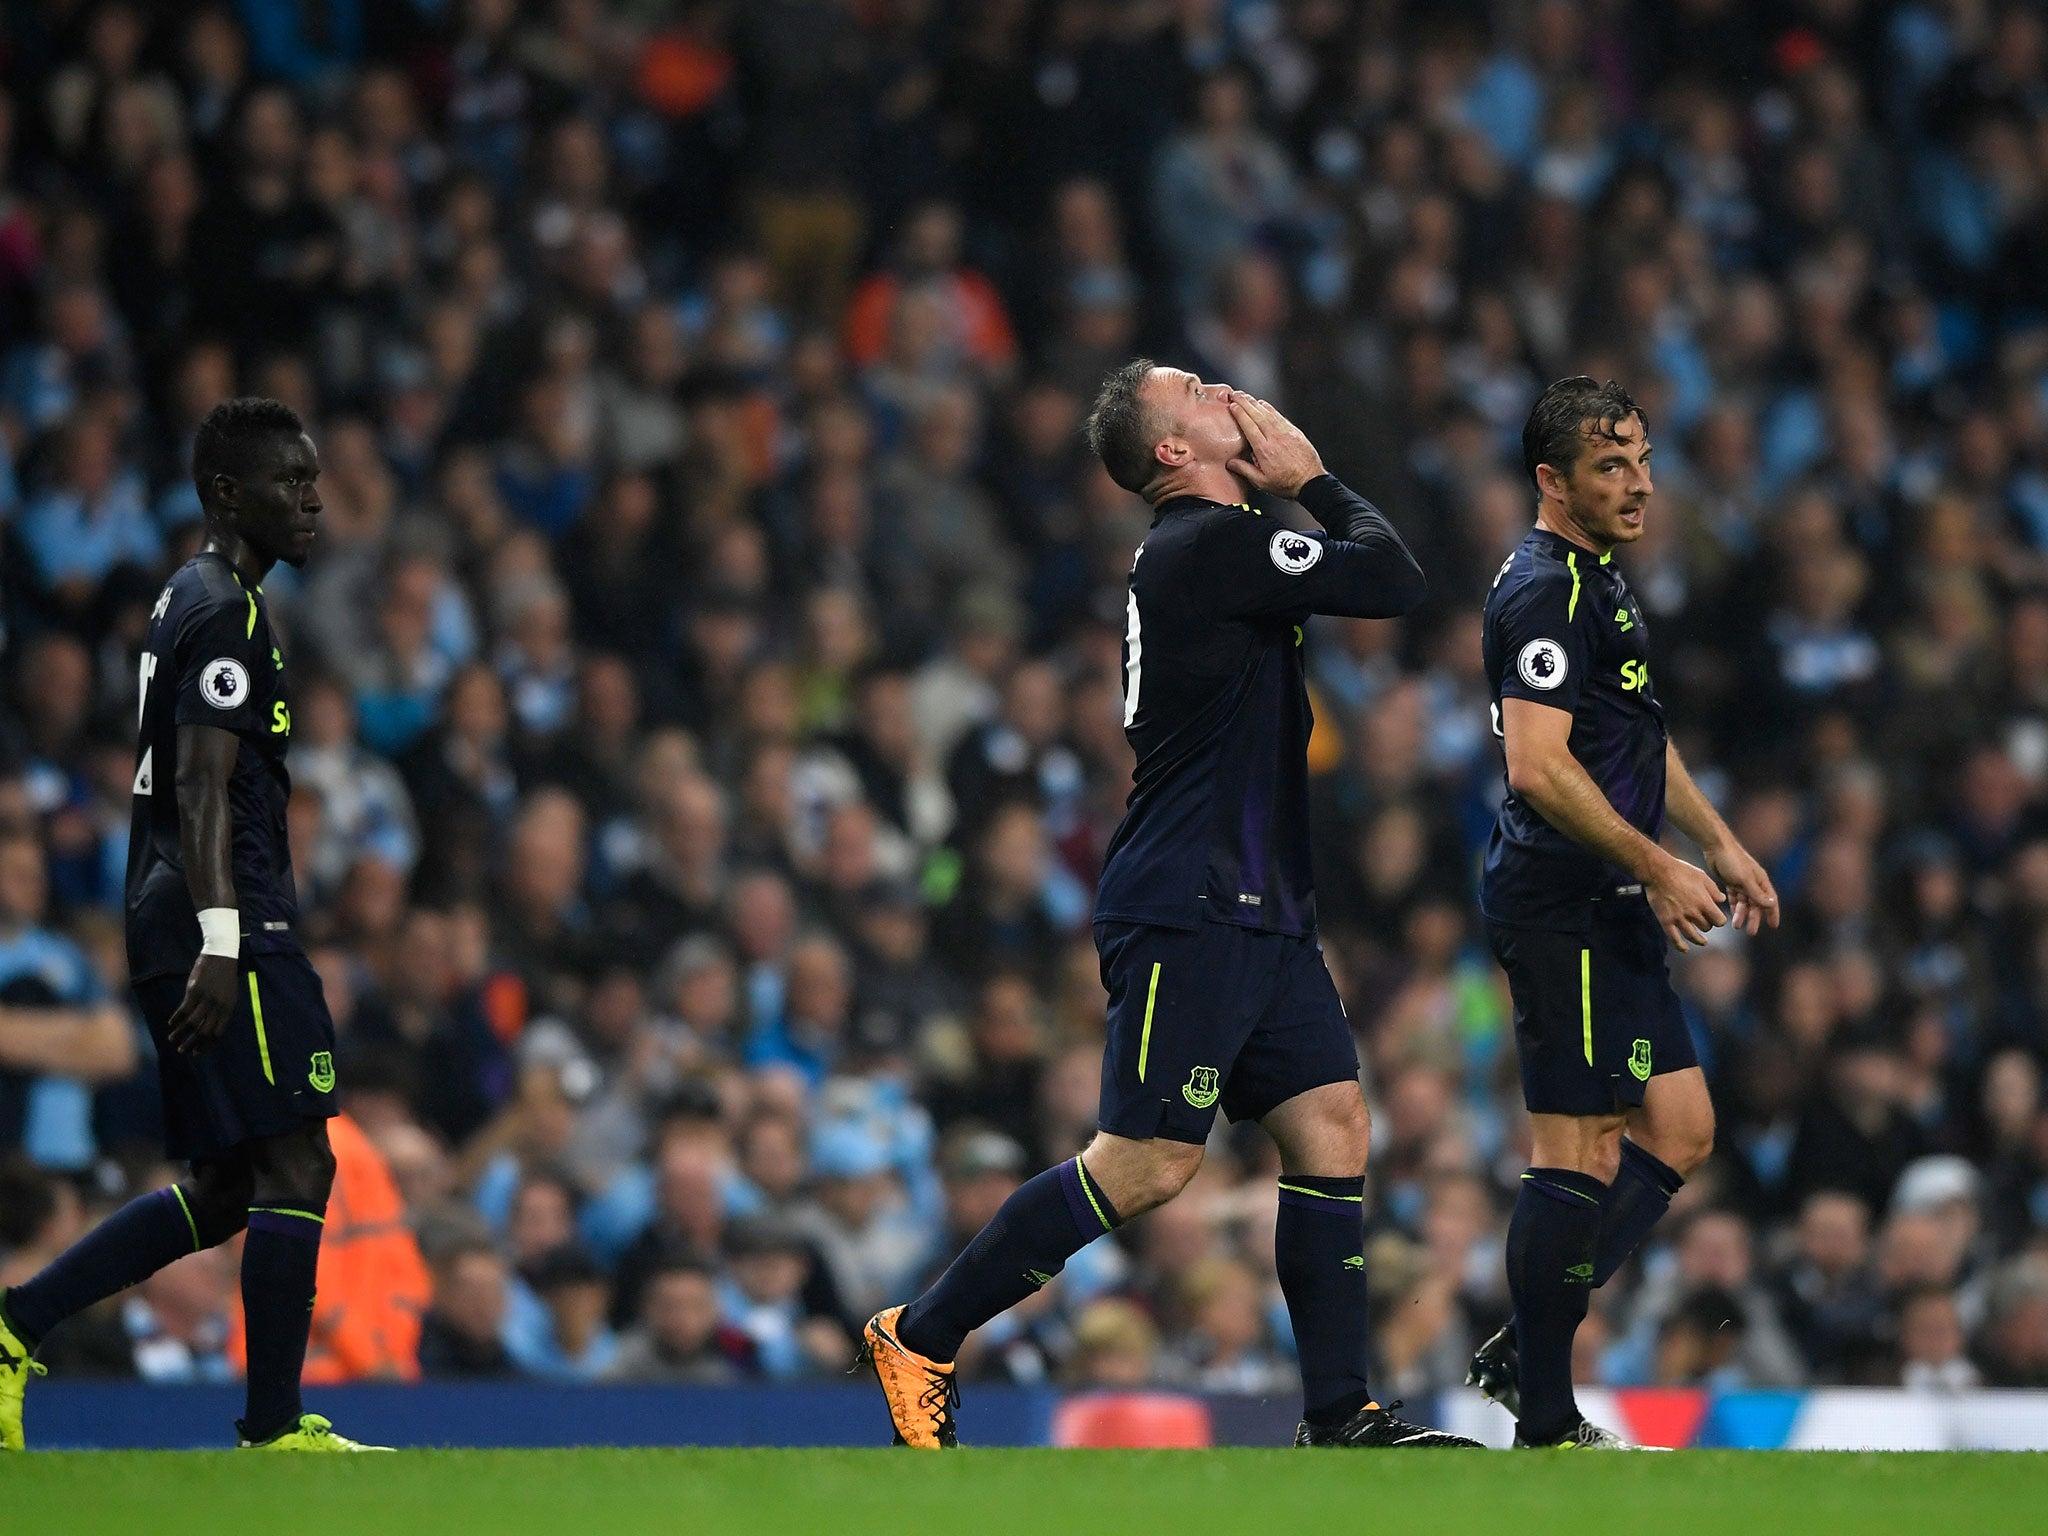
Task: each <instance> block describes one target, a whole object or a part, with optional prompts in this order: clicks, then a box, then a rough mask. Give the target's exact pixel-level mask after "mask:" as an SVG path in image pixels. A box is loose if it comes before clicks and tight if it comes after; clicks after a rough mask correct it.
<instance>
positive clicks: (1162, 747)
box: [1095, 475, 1424, 935]
mask: <svg viewBox="0 0 2048 1536" xmlns="http://www.w3.org/2000/svg"><path fill="white" fill-rule="evenodd" d="M1301 501H1302V504H1303V505H1304V506H1306V507H1308V508H1309V510H1310V511H1312V512H1314V513H1315V514H1316V515H1317V517H1318V519H1319V520H1321V521H1323V522H1325V523H1327V524H1330V525H1332V526H1335V527H1340V528H1346V529H1348V530H1351V531H1354V532H1356V533H1358V534H1359V535H1360V537H1358V538H1356V539H1351V538H1342V539H1340V538H1336V537H1334V536H1332V535H1328V534H1324V533H1320V532H1316V533H1297V532H1296V531H1294V530H1293V529H1291V528H1287V527H1285V526H1283V525H1281V524H1279V523H1276V522H1275V521H1274V520H1273V519H1272V518H1270V517H1264V516H1261V515H1260V514H1259V513H1257V512H1255V511H1253V510H1252V509H1251V508H1250V507H1246V506H1226V505H1224V504H1222V503H1219V502H1213V501H1206V500H1203V499H1202V498H1199V497H1177V498H1175V499H1173V500H1170V501H1164V502H1161V503H1160V504H1159V506H1158V507H1157V508H1155V509H1154V513H1153V518H1152V531H1151V532H1150V533H1149V534H1148V535H1147V536H1146V539H1145V542H1144V543H1143V544H1142V545H1140V546H1139V548H1138V555H1137V559H1136V561H1135V562H1134V563H1133V564H1132V566H1131V577H1130V592H1129V599H1128V603H1127V606H1126V618H1125V630H1124V733H1125V735H1127V736H1128V737H1129V738H1130V742H1131V746H1132V748H1133V749H1134V750H1135V751H1136V752H1137V754H1138V764H1137V770H1136V774H1135V779H1134V783H1133V787H1132V790H1131V798H1130V802H1129V804H1128V805H1127V807H1126V808H1125V811H1124V819H1123V821H1122V823H1121V824H1120V825H1119V826H1118V827H1117V829H1116V835H1115V837H1113V838H1112V839H1111V840H1110V845H1109V855H1108V861H1107V865H1106V867H1105V869H1104V870H1103V875H1102V885H1101V888H1100V890H1099V891H1098V892H1097V894H1096V899H1095V916H1096V917H1097V918H1098V919H1113V920H1118V921H1124V922H1134V923H1152V924H1157V925H1160V926H1163V927H1170V928H1193V927H1194V926H1195V925H1196V924H1197V923H1198V922H1200V921H1201V920H1202V919H1204V918H1209V919H1212V920H1215V921H1218V922H1226V923H1236V924H1239V925H1241V926H1243V927H1247V928H1260V929H1266V930H1270V931H1272V932H1276V933H1290V934H1302V935H1306V934H1311V933H1313V932H1314V931H1315V923H1316V907H1315V893H1314V888H1313V886H1312V884H1311V882H1310V879H1309V828H1308V738H1309V730H1310V728H1311V726H1312V725H1313V724H1314V717H1313V715H1312V713H1311V711H1310V708H1309V701H1308V685H1307V681H1306V679H1305V677H1304V674H1303V670H1302V641H1303V635H1302V625H1303V624H1304V623H1306V622H1307V620H1308V618H1309V616H1310V615H1311V614H1316V613H1328V614H1349V615H1352V616H1355V617H1359V618H1391V617H1393V616H1395V615H1397V614H1402V613H1406V612H1407V611H1408V610H1409V609H1411V608H1413V607H1414V606H1415V605H1416V604H1417V603H1419V602H1421V601H1422V597H1423V591H1424V583H1423V579H1422V571H1421V569H1420V567H1418V566H1417V565H1416V563H1415V559H1414V557H1413V556H1412V555H1410V554H1409V553H1408V548H1407V546H1406V545H1405V544H1403V543H1402V542H1401V537H1400V535H1399V534H1397V533H1396V532H1395V531H1394V528H1393V525H1392V524H1390V523H1389V522H1387V520H1386V519H1385V517H1383V516H1382V515H1381V514H1380V513H1379V512H1378V511H1377V510H1376V509H1374V508H1373V507H1372V506H1371V505H1370V503H1368V502H1366V501H1365V500H1364V499H1363V498H1361V497H1359V496H1356V495H1354V494H1353V493H1352V492H1351V491H1350V490H1348V489H1347V488H1346V487H1345V486H1344V485H1343V483H1342V482H1341V481H1339V480H1338V479H1337V478H1336V477H1335V476H1334V475H1323V476H1320V477H1318V478H1317V479H1315V480H1313V481H1311V482H1309V484H1308V485H1306V486H1304V487H1303V488H1302V493H1301Z"/></svg>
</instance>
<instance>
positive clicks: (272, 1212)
mask: <svg viewBox="0 0 2048 1536" xmlns="http://www.w3.org/2000/svg"><path fill="white" fill-rule="evenodd" d="M249 1214H250V1215H251V1216H297V1217H299V1218H300V1219H301V1220H303V1221H317V1222H319V1223H320V1225H321V1226H323V1227H324V1226H326V1225H327V1218H326V1217H325V1216H316V1215H314V1214H313V1213H312V1212H311V1211H295V1210H293V1209H292V1208H291V1207H290V1206H288V1205H252V1206H250V1207H249Z"/></svg>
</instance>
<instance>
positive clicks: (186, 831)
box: [169, 725, 242, 1056]
mask: <svg viewBox="0 0 2048 1536" xmlns="http://www.w3.org/2000/svg"><path fill="white" fill-rule="evenodd" d="M241 750H242V741H241V738H240V737H238V736H237V735H235V733H234V732H233V731H224V730H222V729H220V727H218V726H213V725H181V726H179V727H178V778H177V797H178V850H179V852H180V853H181V854H182V855H183V857H184V861H185V884H186V887H187V889H189V890H190V891H191V893H192V905H193V906H194V907H196V908H197V909H198V910H199V911H201V912H202V913H204V912H220V911H225V912H229V913H233V912H234V910H235V880H234V869H233V865H232V864H231V862H230V853H229V845H230V839H231V836H232V820H231V818H230V816H229V812H228V775H229V774H230V773H232V772H233V771H234V766H235V755H236V754H237V753H238V752H240V751H241ZM206 921H207V920H206V919H204V918H202V919H201V927H202V930H203V929H204V926H205V923H206ZM206 939H207V952H204V953H202V954H201V955H200V956H199V959H198V961H197V962H196V963H194V965H193V967H192V975H191V977H190V978H189V979H188V980H187V981H186V983H185V997H184V1000H183V1001H182V1002H180V1003H179V1004H178V1008H177V1011H176V1012H175V1013H173V1014H172V1015H171V1022H170V1029H169V1033H170V1039H171V1044H172V1046H173V1047H174V1048H175V1049H176V1050H177V1051H178V1052H179V1053H180V1054H181V1055H186V1056H197V1055H200V1054H202V1053H203V1052H206V1051H209V1050H211V1049H213V1047H214V1046H215V1045H217V1044H219V1043H220V1038H221V1036H222V1035H223V1034H225V1033H226V1032H227V1027H228V1020H229V1019H230V1018H232V1017H233V1016H234V1011H235V976H236V963H235V962H236V958H237V955H236V954H234V953H216V952H213V950H214V945H215V943H216V939H215V936H214V935H211V934H208V935H206ZM234 942H235V946H236V948H237V951H238V950H239V943H240V934H239V933H237V934H236V935H234Z"/></svg>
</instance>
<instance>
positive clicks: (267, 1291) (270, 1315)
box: [241, 1202, 324, 1441]
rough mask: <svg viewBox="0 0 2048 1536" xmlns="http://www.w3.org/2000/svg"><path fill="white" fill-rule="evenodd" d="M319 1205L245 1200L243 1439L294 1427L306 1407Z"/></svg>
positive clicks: (261, 1437) (320, 1221) (264, 1437)
mask: <svg viewBox="0 0 2048 1536" xmlns="http://www.w3.org/2000/svg"><path fill="white" fill-rule="evenodd" d="M323 1212H324V1207H322V1206H311V1205H307V1204H304V1203H300V1202H294V1203H292V1204H290V1205H282V1204H281V1205H252V1206H250V1207H249V1240H248V1242H247V1243H245V1244H244V1245H243V1247H242V1316H243V1319H244V1321H245V1322H246V1323H247V1325H248V1335H249V1383H248V1386H249V1396H248V1408H247V1410H246V1413H245V1416H244V1417H243V1419H242V1424H241V1430H242V1438H243V1439H244V1440H250V1441H262V1440H269V1439H272V1438H274V1437H275V1436H277V1435H280V1434H282V1433H284V1432H285V1431H286V1430H288V1429H292V1428H295V1427H296V1426H297V1424H298V1422H299V1416H300V1414H302V1413H303V1412H304V1411H305V1410H304V1407H303V1405H302V1404H301V1403H300V1401H299V1372H300V1371H301V1370H302V1369H304V1367H305V1364H306V1336H307V1334H308V1332H309V1331H310V1330H311V1328H312V1325H313V1282H314V1276H315V1273H316V1272H317V1271H318V1269H319V1267H320V1229H321V1227H322V1225H323V1223H324V1215H323Z"/></svg>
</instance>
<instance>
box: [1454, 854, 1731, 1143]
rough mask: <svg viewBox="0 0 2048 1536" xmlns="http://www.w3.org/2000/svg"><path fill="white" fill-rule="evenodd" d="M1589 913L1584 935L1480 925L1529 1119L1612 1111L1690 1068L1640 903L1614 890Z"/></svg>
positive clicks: (1667, 976)
mask: <svg viewBox="0 0 2048 1536" xmlns="http://www.w3.org/2000/svg"><path fill="white" fill-rule="evenodd" d="M1592 907H1593V922H1592V926H1591V927H1590V928H1588V929H1587V931H1586V932H1584V933H1552V932H1549V931H1546V930H1543V929H1538V928H1511V927H1508V926H1507V925H1505V924H1502V923H1493V922H1489V923H1488V924H1487V925H1486V927H1487V935H1488V937H1489V938H1490V939H1491V940H1492V941H1493V955H1494V958H1495V959H1496V960H1498V961H1499V962H1500V965H1501V969H1502V970H1504V971H1506V972H1507V973H1508V990H1509V991H1510V992H1511V993H1512V994H1513V996H1514V1000H1515V1046H1516V1050H1517V1052H1518V1053H1519V1055H1520V1057H1521V1062H1522V1100H1523V1102H1524V1103H1525V1104H1527V1105H1528V1106H1529V1110H1530V1113H1532V1114H1539V1115H1611V1114H1615V1113H1617V1112H1618V1111H1620V1110H1623V1109H1629V1108H1633V1107H1634V1106H1636V1105H1639V1104H1641V1103H1642V1102H1643V1089H1644V1088H1645V1087H1646V1086H1647V1085H1648V1083H1649V1081H1650V1079H1651V1078H1652V1077H1655V1076H1656V1075H1657V1074H1658V1073H1660V1072H1678V1071H1681V1070H1683V1069H1684V1068H1686V1067H1696V1066H1698V1065H1699V1058H1698V1056H1696V1055H1695V1054H1694V1053H1693V1048H1692V1034H1691V1032H1690V1031H1689V1030H1687V1029H1686V1027H1685V1016H1684V1014H1683V1013H1682V1012H1681V1011H1680V1009H1679V1004H1678V994H1677V993H1676V992H1675V991H1673V990H1672V987H1671V973H1670V972H1669V970H1668V969H1667V968H1666V967H1665V963H1664V951H1665V947H1666V946H1667V945H1668V944H1669V942H1670V941H1669V940H1668V939H1666V938H1665V936H1664V930H1663V928H1662V927H1660V926H1659V925H1658V922H1657V918H1656V916H1655V914H1654V913H1652V912H1651V911H1650V904H1649V902H1648V901H1646V900H1644V899H1643V898H1642V897H1641V896H1637V895H1620V894H1617V895H1614V896H1609V897H1603V898H1601V899H1600V900H1597V901H1595V902H1593V903H1592Z"/></svg>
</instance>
